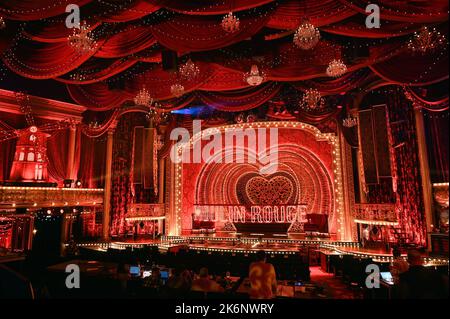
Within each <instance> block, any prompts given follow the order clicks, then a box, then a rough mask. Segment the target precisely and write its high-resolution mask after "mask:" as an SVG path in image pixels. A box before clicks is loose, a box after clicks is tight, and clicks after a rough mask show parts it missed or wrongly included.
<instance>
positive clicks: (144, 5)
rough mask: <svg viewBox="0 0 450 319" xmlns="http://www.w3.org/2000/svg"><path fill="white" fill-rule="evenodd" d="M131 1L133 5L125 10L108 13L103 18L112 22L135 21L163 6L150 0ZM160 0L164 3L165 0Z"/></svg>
mask: <svg viewBox="0 0 450 319" xmlns="http://www.w3.org/2000/svg"><path fill="white" fill-rule="evenodd" d="M131 2H132V3H131V5H130V6H128V7H127V8H126V9H125V10H121V11H119V12H114V13H111V14H106V15H104V16H103V17H102V18H101V20H102V21H104V22H111V23H114V22H128V21H133V20H136V19H140V18H143V17H145V16H147V15H149V14H151V13H153V12H155V11H157V10H159V9H160V8H161V7H160V6H159V5H158V4H152V3H150V1H144V0H136V1H131ZM158 2H161V3H163V2H164V1H161V0H159V1H158Z"/></svg>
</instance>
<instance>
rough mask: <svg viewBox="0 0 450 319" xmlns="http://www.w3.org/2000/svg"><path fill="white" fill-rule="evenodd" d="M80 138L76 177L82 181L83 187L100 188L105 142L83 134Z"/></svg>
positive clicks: (101, 185) (101, 184)
mask: <svg viewBox="0 0 450 319" xmlns="http://www.w3.org/2000/svg"><path fill="white" fill-rule="evenodd" d="M80 140H81V150H80V159H79V163H80V165H79V169H78V175H77V176H78V179H79V180H80V181H81V182H82V183H83V187H89V188H101V187H103V173H104V169H105V167H104V166H105V143H104V141H101V140H97V139H93V138H90V137H87V136H85V135H84V134H83V135H82V136H81V139H80Z"/></svg>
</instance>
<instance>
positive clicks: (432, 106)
mask: <svg viewBox="0 0 450 319" xmlns="http://www.w3.org/2000/svg"><path fill="white" fill-rule="evenodd" d="M405 95H407V97H408V98H409V99H410V100H411V101H412V103H413V105H415V106H417V107H420V108H422V109H425V110H427V111H430V112H442V111H448V109H449V100H448V96H445V97H443V98H440V99H437V100H433V101H431V100H428V99H425V98H424V97H422V96H420V94H418V93H416V92H415V91H414V90H413V88H407V87H405Z"/></svg>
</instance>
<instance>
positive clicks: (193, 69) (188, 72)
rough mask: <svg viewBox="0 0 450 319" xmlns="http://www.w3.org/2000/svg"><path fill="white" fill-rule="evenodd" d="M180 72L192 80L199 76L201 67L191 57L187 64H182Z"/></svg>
mask: <svg viewBox="0 0 450 319" xmlns="http://www.w3.org/2000/svg"><path fill="white" fill-rule="evenodd" d="M178 72H179V73H180V75H181V76H182V77H183V78H185V79H187V80H192V79H194V78H196V77H197V76H199V74H200V68H199V67H198V66H197V65H196V64H195V63H194V62H193V61H192V60H191V59H189V60H187V62H186V63H185V64H183V65H181V66H180V68H179V69H178Z"/></svg>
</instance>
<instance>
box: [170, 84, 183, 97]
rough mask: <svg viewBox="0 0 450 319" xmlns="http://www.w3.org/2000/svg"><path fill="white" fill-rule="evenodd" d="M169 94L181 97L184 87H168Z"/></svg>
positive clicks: (178, 85) (175, 85)
mask: <svg viewBox="0 0 450 319" xmlns="http://www.w3.org/2000/svg"><path fill="white" fill-rule="evenodd" d="M170 92H171V93H172V95H173V96H175V97H181V96H183V94H184V86H183V85H181V84H174V85H172V86H171V87H170Z"/></svg>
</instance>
